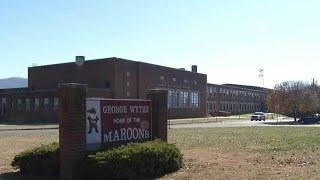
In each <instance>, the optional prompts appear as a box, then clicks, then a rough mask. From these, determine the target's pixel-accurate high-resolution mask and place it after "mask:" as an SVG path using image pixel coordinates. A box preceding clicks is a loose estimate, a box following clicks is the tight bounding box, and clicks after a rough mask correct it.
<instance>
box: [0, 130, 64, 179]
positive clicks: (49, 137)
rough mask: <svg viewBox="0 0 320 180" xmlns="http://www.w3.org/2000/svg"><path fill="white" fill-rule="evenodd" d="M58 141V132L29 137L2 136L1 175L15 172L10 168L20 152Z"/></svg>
mask: <svg viewBox="0 0 320 180" xmlns="http://www.w3.org/2000/svg"><path fill="white" fill-rule="evenodd" d="M57 140H58V133H57V132H35V133H32V134H28V135H12V134H8V135H1V136H0V157H1V158H0V174H1V173H5V172H14V171H15V170H14V169H13V168H12V167H11V166H10V163H11V161H12V159H13V157H14V156H15V155H17V154H19V153H20V152H22V151H24V150H26V149H29V148H33V147H36V146H39V145H40V144H46V143H50V142H54V141H57Z"/></svg>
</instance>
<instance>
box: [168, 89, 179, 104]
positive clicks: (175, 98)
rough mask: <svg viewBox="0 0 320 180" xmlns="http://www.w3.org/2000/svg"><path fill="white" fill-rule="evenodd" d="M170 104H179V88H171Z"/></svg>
mask: <svg viewBox="0 0 320 180" xmlns="http://www.w3.org/2000/svg"><path fill="white" fill-rule="evenodd" d="M168 104H169V107H178V106H179V91H178V90H169V96H168Z"/></svg>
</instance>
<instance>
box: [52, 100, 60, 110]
mask: <svg viewBox="0 0 320 180" xmlns="http://www.w3.org/2000/svg"><path fill="white" fill-rule="evenodd" d="M58 109H59V98H57V97H54V98H53V110H55V111H56V110H58Z"/></svg>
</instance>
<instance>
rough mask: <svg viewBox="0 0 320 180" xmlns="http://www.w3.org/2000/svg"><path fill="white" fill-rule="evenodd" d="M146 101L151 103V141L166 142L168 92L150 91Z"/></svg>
mask: <svg viewBox="0 0 320 180" xmlns="http://www.w3.org/2000/svg"><path fill="white" fill-rule="evenodd" d="M147 99H150V100H151V101H152V107H151V109H152V139H161V140H162V141H167V136H168V132H167V123H168V90H162V89H161V90H159V89H150V90H148V92H147Z"/></svg>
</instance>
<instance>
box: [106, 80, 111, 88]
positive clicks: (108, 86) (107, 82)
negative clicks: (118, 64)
mask: <svg viewBox="0 0 320 180" xmlns="http://www.w3.org/2000/svg"><path fill="white" fill-rule="evenodd" d="M110 87H111V84H110V81H106V88H107V89H109V88H110Z"/></svg>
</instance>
